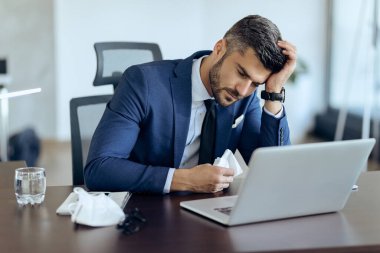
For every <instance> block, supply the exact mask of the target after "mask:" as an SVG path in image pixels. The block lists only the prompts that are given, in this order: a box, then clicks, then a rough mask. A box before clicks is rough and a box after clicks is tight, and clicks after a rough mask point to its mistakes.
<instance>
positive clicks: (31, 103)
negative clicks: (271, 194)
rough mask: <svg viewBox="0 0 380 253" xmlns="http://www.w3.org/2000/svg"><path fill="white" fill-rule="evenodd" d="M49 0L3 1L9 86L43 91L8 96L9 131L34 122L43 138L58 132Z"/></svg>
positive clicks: (2, 39) (2, 44) (2, 51)
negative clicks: (14, 96)
mask: <svg viewBox="0 0 380 253" xmlns="http://www.w3.org/2000/svg"><path fill="white" fill-rule="evenodd" d="M52 15H53V3H52V1H50V0H33V1H30V0H17V1H14V0H1V1H0V17H1V21H0V31H1V34H0V57H5V58H7V60H8V68H9V74H10V75H11V77H12V82H11V83H10V85H9V87H8V89H9V90H20V89H30V88H35V87H41V88H42V92H41V93H39V94H34V95H30V96H25V97H19V98H14V99H11V100H9V131H10V133H11V134H12V133H15V132H18V131H20V130H22V129H23V128H25V127H27V126H32V127H33V128H34V129H36V131H37V133H38V134H39V135H41V136H43V137H44V138H54V137H55V136H56V121H55V114H56V108H55V94H56V92H55V85H54V84H55V83H54V79H55V77H54V54H53V52H54V51H53V22H52V21H53V16H52Z"/></svg>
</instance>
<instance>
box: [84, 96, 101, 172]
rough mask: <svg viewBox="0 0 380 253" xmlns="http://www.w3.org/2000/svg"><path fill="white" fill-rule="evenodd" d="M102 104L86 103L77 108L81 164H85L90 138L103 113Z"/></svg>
mask: <svg viewBox="0 0 380 253" xmlns="http://www.w3.org/2000/svg"><path fill="white" fill-rule="evenodd" d="M105 105H106V104H105V103H104V104H95V105H86V106H81V107H79V108H78V119H79V131H80V137H81V141H82V165H83V168H84V166H85V165H86V160H87V155H88V150H89V148H90V142H91V138H92V136H93V135H94V132H95V129H96V127H97V126H98V123H99V121H100V118H101V117H102V115H103V112H104V109H105Z"/></svg>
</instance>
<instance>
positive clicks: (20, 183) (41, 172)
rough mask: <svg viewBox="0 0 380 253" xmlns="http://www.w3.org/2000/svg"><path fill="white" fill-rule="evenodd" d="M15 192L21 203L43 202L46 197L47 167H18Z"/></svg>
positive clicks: (18, 201)
mask: <svg viewBox="0 0 380 253" xmlns="http://www.w3.org/2000/svg"><path fill="white" fill-rule="evenodd" d="M14 186H15V194H16V199H17V203H18V204H19V205H27V204H32V205H34V204H41V203H42V202H43V201H44V199H45V191H46V175H45V169H43V168H37V167H26V168H20V169H16V172H15V183H14Z"/></svg>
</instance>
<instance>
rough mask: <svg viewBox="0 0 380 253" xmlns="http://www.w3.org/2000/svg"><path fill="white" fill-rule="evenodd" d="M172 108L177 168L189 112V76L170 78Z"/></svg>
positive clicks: (183, 143)
mask: <svg viewBox="0 0 380 253" xmlns="http://www.w3.org/2000/svg"><path fill="white" fill-rule="evenodd" d="M171 84H172V97H173V109H174V115H173V116H174V150H173V151H174V167H175V168H178V167H179V165H180V163H181V159H182V156H183V151H184V149H185V145H186V138H187V133H188V132H189V123H190V114H191V78H190V76H189V77H188V78H172V79H171Z"/></svg>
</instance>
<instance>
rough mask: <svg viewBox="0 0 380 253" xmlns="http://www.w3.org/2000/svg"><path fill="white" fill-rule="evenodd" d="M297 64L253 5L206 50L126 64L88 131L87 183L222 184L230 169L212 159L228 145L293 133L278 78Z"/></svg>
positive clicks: (142, 186) (166, 188)
mask: <svg viewBox="0 0 380 253" xmlns="http://www.w3.org/2000/svg"><path fill="white" fill-rule="evenodd" d="M295 65H296V49H295V47H294V46H293V45H291V44H290V43H288V42H286V41H282V39H281V35H280V32H279V30H278V28H277V27H276V26H275V25H274V24H273V23H272V22H271V21H269V20H267V19H265V18H263V17H260V16H257V15H252V16H248V17H245V18H243V19H242V20H240V21H238V22H237V23H236V24H235V25H234V26H233V27H232V28H231V29H230V30H229V31H228V32H227V33H226V35H225V36H224V38H223V39H221V40H219V41H218V42H217V43H216V44H215V46H214V49H213V51H212V52H211V51H201V52H196V53H195V54H193V55H192V56H190V57H188V58H187V59H184V60H172V61H168V60H166V61H159V62H152V63H147V64H142V65H136V66H132V67H130V68H128V69H127V70H126V71H125V73H124V74H123V77H122V78H121V80H120V83H119V85H118V87H117V89H116V90H115V94H114V96H113V98H112V100H111V101H110V102H109V103H108V105H107V108H106V110H105V112H104V115H103V117H102V119H101V121H100V123H99V125H98V127H97V129H96V131H95V133H94V136H93V139H92V142H91V146H90V151H89V155H88V159H87V165H86V168H85V172H84V173H85V182H86V185H87V187H88V188H89V189H90V190H109V191H125V190H127V191H133V192H155V193H168V192H173V191H193V192H217V191H221V190H222V189H224V188H227V187H228V186H229V184H230V183H231V182H232V179H233V170H232V169H228V168H222V167H217V166H212V165H211V164H212V163H213V161H214V159H215V158H216V157H220V156H221V155H222V154H223V153H224V151H225V150H226V149H230V150H232V152H234V151H235V150H236V149H238V150H239V151H240V153H241V154H242V156H243V158H244V160H245V161H246V162H248V161H249V159H250V156H251V153H252V152H253V151H254V150H255V149H256V148H258V147H263V146H275V145H286V144H289V143H290V141H289V129H288V124H287V120H286V115H285V110H284V108H283V105H282V102H283V99H284V95H285V94H284V92H283V86H284V84H285V82H286V81H287V79H288V78H289V76H290V75H291V73H292V72H293V70H294V68H295ZM262 84H265V91H266V92H264V94H263V95H262V97H263V98H265V99H270V98H272V99H273V100H274V101H272V100H266V101H265V104H264V109H262V108H261V107H260V104H259V98H258V97H257V95H256V92H255V91H256V88H257V87H258V86H259V85H262ZM212 101H215V102H216V103H213V102H212ZM210 104H211V105H210ZM206 105H207V106H208V107H209V109H206ZM209 105H210V106H209ZM262 110H264V112H262ZM205 115H206V116H205ZM202 123H203V127H202ZM201 137H202V141H201ZM198 163H199V165H198Z"/></svg>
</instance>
